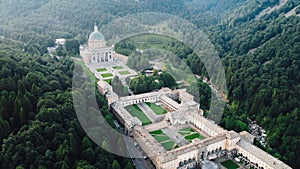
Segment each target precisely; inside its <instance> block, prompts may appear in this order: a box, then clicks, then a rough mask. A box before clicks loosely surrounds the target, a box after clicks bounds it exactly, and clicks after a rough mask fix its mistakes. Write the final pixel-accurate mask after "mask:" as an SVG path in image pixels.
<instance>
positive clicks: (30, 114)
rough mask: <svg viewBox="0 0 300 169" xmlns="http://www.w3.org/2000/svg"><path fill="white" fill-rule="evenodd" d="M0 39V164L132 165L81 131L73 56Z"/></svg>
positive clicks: (33, 165) (0, 165)
mask: <svg viewBox="0 0 300 169" xmlns="http://www.w3.org/2000/svg"><path fill="white" fill-rule="evenodd" d="M0 44H1V49H0V50H1V54H0V62H1V81H0V83H1V85H0V86H1V101H0V102H1V103H0V104H1V106H0V133H1V134H0V143H1V144H2V148H1V152H0V168H18V169H21V168H86V169H87V168H89V169H92V168H114V169H120V168H132V166H131V164H130V162H129V160H128V159H126V158H121V157H117V156H114V155H112V154H110V153H108V152H106V151H105V150H103V149H101V148H100V147H98V146H97V145H96V144H94V143H93V142H92V141H91V140H90V139H89V138H88V137H87V136H86V134H85V133H84V131H83V130H82V128H81V126H80V124H79V122H78V120H77V117H76V114H75V111H74V108H73V100H72V93H71V92H72V91H71V87H72V74H73V68H74V62H73V60H72V59H71V58H69V57H66V58H61V59H57V58H56V57H51V56H49V55H38V54H30V53H28V52H23V50H22V49H23V47H24V44H22V43H17V42H14V41H12V40H9V39H3V38H1V39H0ZM97 96H98V101H99V105H102V106H105V105H107V104H106V101H105V99H104V98H103V96H101V95H100V94H98V95H97ZM102 110H103V111H105V110H106V112H104V113H106V114H110V113H109V112H108V109H107V107H106V109H102Z"/></svg>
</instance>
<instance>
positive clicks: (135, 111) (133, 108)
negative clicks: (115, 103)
mask: <svg viewBox="0 0 300 169" xmlns="http://www.w3.org/2000/svg"><path fill="white" fill-rule="evenodd" d="M125 109H126V110H127V111H128V112H129V113H130V114H131V115H132V116H133V117H137V118H138V119H139V120H141V122H142V125H147V124H151V123H152V122H151V120H150V119H149V118H148V117H147V116H146V115H145V114H144V112H143V111H142V110H141V109H140V108H139V107H138V106H137V105H136V104H134V105H130V106H126V107H125Z"/></svg>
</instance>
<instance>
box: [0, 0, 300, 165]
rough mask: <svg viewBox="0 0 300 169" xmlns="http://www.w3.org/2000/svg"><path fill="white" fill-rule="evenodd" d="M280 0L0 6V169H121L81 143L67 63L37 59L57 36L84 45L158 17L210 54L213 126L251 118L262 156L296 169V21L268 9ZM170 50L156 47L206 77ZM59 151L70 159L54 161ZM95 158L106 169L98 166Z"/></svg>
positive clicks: (299, 91) (195, 63) (299, 65)
mask: <svg viewBox="0 0 300 169" xmlns="http://www.w3.org/2000/svg"><path fill="white" fill-rule="evenodd" d="M280 2H286V1H281V0H253V1H252V0H251V1H248V0H229V1H227V0H226V1H225V0H210V1H201V0H186V1H184V0H165V1H160V0H122V1H120V0H111V1H105V0H98V1H97V0H86V1H84V2H83V1H79V0H72V1H71V0H64V1H58V0H30V1H25V0H20V1H18V0H9V1H4V0H0V36H3V37H4V38H3V37H1V38H0V45H1V46H0V61H1V69H0V70H1V74H0V83H1V85H0V86H1V103H0V104H1V107H0V131H1V132H0V133H1V134H0V143H3V144H2V149H1V153H0V166H1V165H2V168H15V167H17V166H19V165H20V167H22V166H23V168H29V167H30V166H33V167H34V168H37V167H38V166H44V167H46V168H49V167H50V168H62V166H66V167H70V168H75V167H76V165H81V164H82V165H91V168H92V167H98V168H111V166H110V165H112V164H113V163H114V160H116V161H118V162H119V163H120V164H119V165H120V166H121V167H122V168H125V167H126V166H127V167H128V168H129V167H130V164H129V163H128V161H127V159H121V158H119V157H115V156H112V155H111V154H108V153H106V152H104V151H103V150H101V149H99V148H97V147H96V146H95V145H94V144H92V143H91V142H90V141H89V140H88V138H87V137H85V134H84V132H83V131H82V130H81V128H80V125H79V123H78V122H77V120H76V118H75V114H74V111H73V107H72V103H71V102H72V101H71V95H70V90H71V88H70V87H71V78H72V69H73V66H74V65H73V64H74V63H73V61H72V60H71V59H70V58H68V57H66V58H63V59H62V60H57V59H53V58H51V57H49V56H48V55H44V54H46V52H47V51H45V47H47V46H49V45H52V44H53V41H54V39H55V38H60V37H63V38H67V39H72V38H76V39H78V41H79V42H80V43H84V42H86V40H87V35H88V34H89V33H90V31H91V28H92V26H93V24H94V23H95V22H96V23H97V24H98V25H104V24H107V23H109V22H110V21H112V20H114V19H116V18H119V17H122V16H126V15H129V14H135V13H139V12H162V13H169V14H173V15H176V16H179V17H182V18H184V19H187V20H189V21H191V22H192V23H194V24H195V25H197V26H198V28H199V29H201V30H203V32H204V33H205V34H206V35H207V36H208V37H209V39H210V40H211V42H212V43H213V44H214V46H215V48H216V50H217V51H218V53H219V56H220V57H221V59H222V62H223V65H224V66H225V71H226V80H227V88H228V98H229V103H228V106H227V107H226V111H225V114H224V119H223V121H222V125H223V126H224V127H225V128H227V129H234V130H236V131H239V130H241V129H244V128H243V127H241V125H239V124H237V123H235V122H236V121H239V122H241V123H242V124H247V122H248V121H247V118H250V119H252V120H256V121H257V123H259V124H260V125H262V126H263V127H264V128H265V129H266V130H267V135H268V137H267V142H268V145H267V147H266V148H265V149H266V151H268V152H269V153H271V154H272V155H275V156H276V157H278V158H280V159H282V160H283V161H284V162H286V163H287V164H289V165H290V166H292V167H293V168H300V162H299V160H298V157H299V156H300V152H299V150H300V141H299V140H300V137H299V136H300V130H299V126H300V124H299V123H300V120H299V116H300V110H299V109H300V107H299V105H300V86H299V84H300V74H299V72H300V35H299V32H300V17H299V16H296V15H295V14H293V15H290V13H289V12H291V11H295V13H296V12H297V14H298V13H299V12H298V10H296V7H297V6H299V4H300V2H299V1H298V0H290V1H287V2H286V3H285V4H283V5H282V6H280V7H278V8H276V9H275V8H272V7H274V6H275V7H276V6H278V4H280ZM16 9H18V10H16ZM267 9H274V10H273V11H272V12H266V11H267ZM298 9H299V8H298ZM268 11H269V10H268ZM262 13H263V14H262ZM287 16H288V17H287ZM171 44H172V43H168V44H165V46H166V47H168V48H169V49H170V50H171V51H172V52H175V53H181V54H182V58H183V59H185V60H186V61H187V63H188V65H189V66H191V70H192V71H193V73H195V74H198V75H205V70H204V68H202V66H201V68H198V67H199V65H202V64H201V61H200V60H197V59H196V58H195V57H193V56H192V55H190V54H191V51H189V50H186V48H184V47H179V45H175V46H172V45H171ZM23 49H25V52H24V51H23ZM29 49H30V50H29ZM186 51H188V52H186ZM189 55H190V56H189ZM28 81H29V82H33V83H30V84H29V83H28ZM8 84H9V85H8ZM200 94H201V93H200ZM102 101H103V100H102ZM43 107H44V108H43ZM57 114H60V116H57V117H56V115H57ZM53 116H54V117H53ZM108 116H109V115H108ZM109 118H111V117H109ZM39 128H44V130H41V129H39ZM75 129H76V130H77V129H78V131H79V132H78V133H77V132H74V130H75ZM51 132H57V133H58V136H56V137H55V138H56V139H55V140H54V141H55V142H54V143H50V141H49V138H52V137H53V136H52V135H50V134H49V133H51ZM31 135H33V136H34V137H38V138H40V140H41V141H43V142H45V143H43V144H42V143H40V142H35V141H34V140H32V139H30V136H31ZM74 139H75V140H76V141H74ZM83 144H88V145H85V146H83ZM13 145H19V146H13ZM75 145H76V146H75ZM22 147H24V149H22ZM75 147H80V148H79V149H76V148H75ZM74 149H76V150H74ZM48 150H49V151H48ZM64 153H67V156H69V157H70V158H69V159H61V157H62V156H65V155H66V154H64ZM28 154H31V156H29V155H28ZM62 154H63V155H62ZM73 156H74V157H73ZM17 157H18V158H17ZM96 158H97V159H99V158H101V160H102V162H103V163H108V164H109V165H107V166H101V165H100V164H99V163H97V162H96V161H97V160H95V159H96ZM30 159H36V161H30ZM11 161H13V163H10V162H11ZM9 163H10V164H9ZM127 163H128V164H127Z"/></svg>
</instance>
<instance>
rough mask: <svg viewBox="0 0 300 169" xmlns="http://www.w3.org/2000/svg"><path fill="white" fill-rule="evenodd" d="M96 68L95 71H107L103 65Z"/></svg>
mask: <svg viewBox="0 0 300 169" xmlns="http://www.w3.org/2000/svg"><path fill="white" fill-rule="evenodd" d="M96 70H97V72H106V71H107V69H106V68H104V67H102V68H98V69H96Z"/></svg>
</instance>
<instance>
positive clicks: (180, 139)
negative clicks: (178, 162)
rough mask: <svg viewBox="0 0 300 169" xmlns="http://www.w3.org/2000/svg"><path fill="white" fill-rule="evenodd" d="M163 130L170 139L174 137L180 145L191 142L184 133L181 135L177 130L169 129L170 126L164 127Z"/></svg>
mask: <svg viewBox="0 0 300 169" xmlns="http://www.w3.org/2000/svg"><path fill="white" fill-rule="evenodd" d="M162 131H163V132H164V133H165V134H166V135H167V136H168V137H170V139H172V140H173V141H174V142H175V143H176V144H178V145H180V146H184V145H187V144H189V143H190V142H189V141H187V140H186V139H185V138H184V137H183V136H182V135H180V134H179V133H177V132H176V131H174V130H172V129H169V128H164V129H162Z"/></svg>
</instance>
